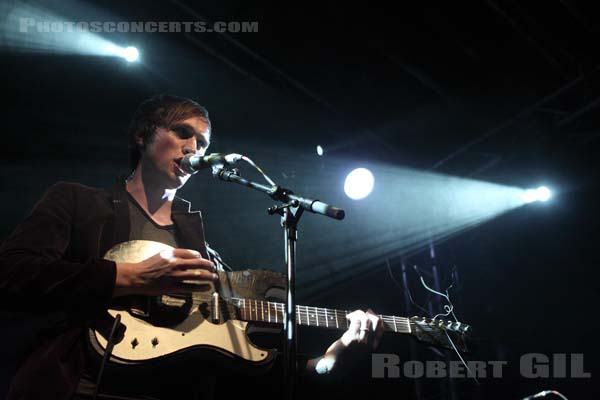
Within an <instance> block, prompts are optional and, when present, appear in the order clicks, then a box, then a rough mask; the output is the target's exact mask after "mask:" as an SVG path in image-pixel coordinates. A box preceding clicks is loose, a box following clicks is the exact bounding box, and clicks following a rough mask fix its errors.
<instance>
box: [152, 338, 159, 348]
mask: <svg viewBox="0 0 600 400" xmlns="http://www.w3.org/2000/svg"><path fill="white" fill-rule="evenodd" d="M157 344H158V338H156V337H155V338H154V339H152V347H156V345H157Z"/></svg>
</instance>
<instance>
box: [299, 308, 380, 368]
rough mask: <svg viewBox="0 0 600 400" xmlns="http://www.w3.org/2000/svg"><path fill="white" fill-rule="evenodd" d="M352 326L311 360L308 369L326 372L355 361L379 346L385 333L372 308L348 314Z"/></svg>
mask: <svg viewBox="0 0 600 400" xmlns="http://www.w3.org/2000/svg"><path fill="white" fill-rule="evenodd" d="M348 319H349V320H350V326H349V327H348V330H347V331H346V332H345V333H344V334H343V335H342V337H341V338H339V339H338V340H336V341H335V342H333V344H332V345H331V346H329V348H328V349H327V351H326V352H325V354H324V355H323V356H322V357H319V358H317V359H313V360H310V361H309V362H308V364H307V369H309V370H311V369H314V371H315V372H316V373H318V374H326V373H329V372H331V371H333V370H334V368H335V369H336V370H337V369H338V368H339V365H346V364H352V363H355V362H356V361H357V360H359V359H361V358H362V355H364V354H367V353H369V352H371V351H373V350H375V349H376V348H377V346H378V345H379V342H380V341H381V336H382V335H383V321H382V320H381V318H379V317H378V316H377V315H376V314H375V313H373V311H372V310H370V309H369V310H367V312H364V311H362V310H356V311H354V312H352V313H350V314H348Z"/></svg>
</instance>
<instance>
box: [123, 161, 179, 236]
mask: <svg viewBox="0 0 600 400" xmlns="http://www.w3.org/2000/svg"><path fill="white" fill-rule="evenodd" d="M126 190H127V191H128V192H129V193H130V194H131V196H133V198H134V199H135V200H136V201H137V202H138V204H139V205H140V206H141V207H142V208H143V209H144V210H145V211H146V212H147V213H148V215H150V217H152V219H154V221H155V222H157V223H158V224H160V225H168V224H171V223H173V221H172V220H171V208H172V205H173V198H174V197H175V193H176V192H177V189H165V188H164V186H162V185H160V184H158V183H157V181H156V180H153V179H152V177H150V176H145V175H144V173H143V171H142V168H140V167H138V168H137V169H136V170H135V172H134V174H133V177H132V178H131V179H130V180H129V181H128V182H127V184H126Z"/></svg>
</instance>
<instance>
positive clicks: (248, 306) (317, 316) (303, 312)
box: [231, 298, 411, 334]
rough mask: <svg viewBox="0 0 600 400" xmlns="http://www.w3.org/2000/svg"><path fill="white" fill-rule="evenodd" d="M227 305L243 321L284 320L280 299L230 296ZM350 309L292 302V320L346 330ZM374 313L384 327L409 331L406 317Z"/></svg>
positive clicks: (320, 326)
mask: <svg viewBox="0 0 600 400" xmlns="http://www.w3.org/2000/svg"><path fill="white" fill-rule="evenodd" d="M231 305H233V307H234V308H235V314H236V315H237V317H238V318H239V319H241V320H244V321H255V322H266V323H271V324H283V323H284V320H285V304H283V303H275V302H272V301H263V300H252V299H242V298H233V299H231ZM351 312H352V311H347V310H336V309H331V308H321V307H309V306H296V323H297V324H298V325H306V326H316V327H319V328H326V329H338V330H346V329H348V326H349V324H350V321H349V320H348V318H347V316H348V314H350V313H351ZM378 317H379V318H381V320H382V321H383V326H384V330H385V331H389V332H397V333H409V334H410V333H411V325H410V320H409V319H408V318H405V317H395V316H390V315H378Z"/></svg>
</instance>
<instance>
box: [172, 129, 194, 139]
mask: <svg viewBox="0 0 600 400" xmlns="http://www.w3.org/2000/svg"><path fill="white" fill-rule="evenodd" d="M173 132H175V134H177V137H178V138H180V139H189V138H191V137H192V136H194V132H190V130H189V129H185V128H179V127H175V128H173Z"/></svg>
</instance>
